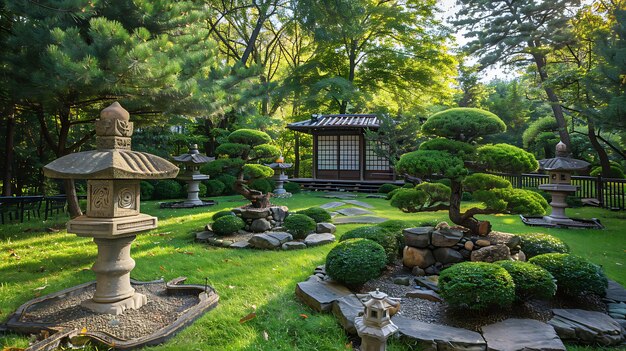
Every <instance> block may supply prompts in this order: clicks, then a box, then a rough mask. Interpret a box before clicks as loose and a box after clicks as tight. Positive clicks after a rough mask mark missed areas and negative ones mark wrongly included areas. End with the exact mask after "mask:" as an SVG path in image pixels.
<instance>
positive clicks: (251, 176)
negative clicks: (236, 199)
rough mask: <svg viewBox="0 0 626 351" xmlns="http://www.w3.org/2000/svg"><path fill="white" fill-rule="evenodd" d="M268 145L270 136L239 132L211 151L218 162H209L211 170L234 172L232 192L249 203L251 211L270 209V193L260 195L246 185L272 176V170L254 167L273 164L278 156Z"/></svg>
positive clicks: (246, 131)
mask: <svg viewBox="0 0 626 351" xmlns="http://www.w3.org/2000/svg"><path fill="white" fill-rule="evenodd" d="M271 141H272V139H271V138H270V136H269V135H267V133H264V132H262V131H259V130H253V129H239V130H236V131H234V132H232V133H230V134H229V135H228V142H227V143H223V144H222V145H220V146H218V147H217V149H216V150H215V152H216V153H217V154H218V155H219V156H220V158H219V159H217V160H215V161H213V167H220V168H221V169H222V171H223V172H224V171H227V170H235V171H236V173H237V180H236V181H235V185H234V186H233V189H234V190H235V191H236V192H237V193H239V194H241V195H243V196H244V197H245V198H246V199H248V200H250V202H251V203H252V207H255V208H266V207H269V206H270V193H267V194H263V193H262V192H261V191H258V190H254V189H251V188H250V187H249V186H248V185H249V184H251V183H252V182H253V181H254V180H255V179H261V178H269V177H271V176H272V175H274V170H273V169H271V168H269V167H267V166H264V165H262V164H259V163H258V162H262V161H264V160H267V161H269V160H271V161H273V160H274V159H276V158H277V157H278V156H280V150H279V149H278V148H277V147H276V146H274V145H270V144H269V143H270V142H271Z"/></svg>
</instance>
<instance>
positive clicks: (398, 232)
mask: <svg viewBox="0 0 626 351" xmlns="http://www.w3.org/2000/svg"><path fill="white" fill-rule="evenodd" d="M376 226H377V227H380V228H383V229H384V230H386V231H387V233H389V234H392V235H393V236H394V237H395V238H396V241H397V242H398V251H399V252H400V251H401V250H402V249H403V248H404V234H403V233H402V231H403V230H404V229H406V228H411V227H412V225H411V223H409V222H407V221H403V220H400V219H390V220H387V221H384V222H382V223H378V224H377V225H376Z"/></svg>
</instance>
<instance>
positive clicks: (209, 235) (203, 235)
mask: <svg viewBox="0 0 626 351" xmlns="http://www.w3.org/2000/svg"><path fill="white" fill-rule="evenodd" d="M213 238H215V234H214V233H213V232H212V231H210V230H205V231H203V232H198V233H196V241H197V242H201V243H205V242H207V241H209V239H213Z"/></svg>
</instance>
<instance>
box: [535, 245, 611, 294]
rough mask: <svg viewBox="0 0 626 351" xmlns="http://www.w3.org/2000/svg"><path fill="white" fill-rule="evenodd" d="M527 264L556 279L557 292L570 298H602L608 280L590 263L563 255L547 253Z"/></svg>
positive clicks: (579, 258)
mask: <svg viewBox="0 0 626 351" xmlns="http://www.w3.org/2000/svg"><path fill="white" fill-rule="evenodd" d="M528 262H530V263H532V264H536V265H538V266H540V267H543V268H545V269H546V270H547V271H548V272H550V273H551V274H552V276H554V278H555V279H556V285H557V287H558V289H557V291H558V293H560V294H563V295H565V296H570V297H577V296H580V295H584V294H589V293H591V294H596V295H599V296H604V295H605V294H606V288H607V286H608V280H607V278H606V275H604V272H603V271H602V268H601V267H600V266H598V265H596V264H593V263H591V262H590V261H588V260H586V259H584V258H582V257H579V256H574V255H570V254H565V253H547V254H543V255H538V256H535V257H533V258H531V259H530V260H529V261H528Z"/></svg>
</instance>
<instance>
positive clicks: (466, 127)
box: [422, 107, 506, 140]
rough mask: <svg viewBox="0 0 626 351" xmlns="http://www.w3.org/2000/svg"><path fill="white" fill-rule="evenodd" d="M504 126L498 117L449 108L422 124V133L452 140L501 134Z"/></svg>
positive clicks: (479, 111) (470, 110) (486, 113)
mask: <svg viewBox="0 0 626 351" xmlns="http://www.w3.org/2000/svg"><path fill="white" fill-rule="evenodd" d="M505 130H506V125H505V124H504V122H502V120H501V119H500V118H498V116H496V115H494V114H493V113H491V112H489V111H485V110H480V109H477V108H468V107H460V108H451V109H448V110H445V111H441V112H438V113H435V114H434V115H432V116H430V118H428V119H427V120H426V122H424V125H423V126H422V131H423V132H424V133H426V134H432V135H436V136H440V137H444V138H448V139H453V140H463V139H464V136H472V135H488V134H496V133H501V132H504V131H505Z"/></svg>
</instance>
